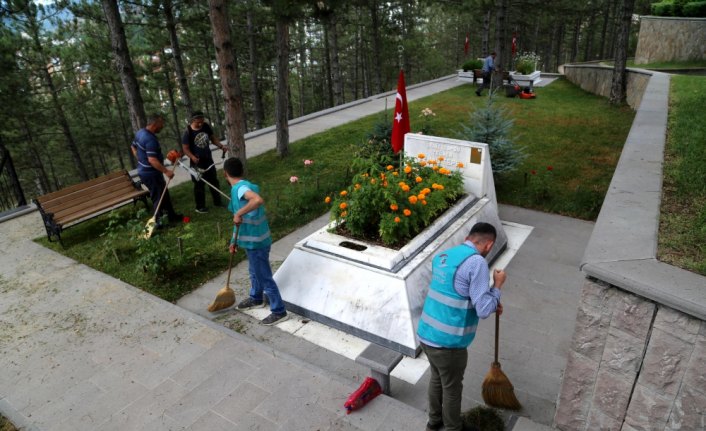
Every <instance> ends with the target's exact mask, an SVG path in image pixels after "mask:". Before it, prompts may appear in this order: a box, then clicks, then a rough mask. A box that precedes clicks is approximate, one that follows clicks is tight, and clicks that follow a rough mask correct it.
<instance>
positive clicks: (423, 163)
mask: <svg viewBox="0 0 706 431" xmlns="http://www.w3.org/2000/svg"><path fill="white" fill-rule="evenodd" d="M426 165H427V162H425V161H424V160H422V161H421V162H419V166H421V167H424V166H426Z"/></svg>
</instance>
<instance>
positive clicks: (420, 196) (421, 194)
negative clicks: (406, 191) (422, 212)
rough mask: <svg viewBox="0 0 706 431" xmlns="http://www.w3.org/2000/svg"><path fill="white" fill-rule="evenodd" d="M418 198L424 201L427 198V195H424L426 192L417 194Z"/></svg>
mask: <svg viewBox="0 0 706 431" xmlns="http://www.w3.org/2000/svg"><path fill="white" fill-rule="evenodd" d="M417 199H419V200H420V201H423V200H424V199H426V196H424V193H419V194H418V195H417Z"/></svg>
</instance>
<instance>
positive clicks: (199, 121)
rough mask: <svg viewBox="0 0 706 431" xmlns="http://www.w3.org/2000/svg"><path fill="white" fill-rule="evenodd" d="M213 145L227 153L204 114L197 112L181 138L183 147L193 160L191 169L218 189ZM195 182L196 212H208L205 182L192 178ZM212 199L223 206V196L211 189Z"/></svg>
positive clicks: (214, 203) (215, 203) (216, 204)
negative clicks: (197, 171) (199, 173)
mask: <svg viewBox="0 0 706 431" xmlns="http://www.w3.org/2000/svg"><path fill="white" fill-rule="evenodd" d="M211 143H213V145H215V146H216V147H218V148H220V149H221V150H223V151H225V150H226V147H225V145H222V144H221V143H220V142H219V141H218V139H217V138H216V135H215V134H214V133H213V129H212V128H211V126H210V125H209V124H208V123H207V122H206V120H205V119H204V115H203V112H201V111H195V112H194V113H193V114H192V115H191V118H190V119H189V125H188V126H187V127H186V131H184V136H183V137H182V138H181V147H182V149H183V150H184V154H185V155H186V156H187V157H189V160H191V163H190V164H191V167H192V168H194V169H198V170H199V171H201V172H202V174H201V178H203V179H204V180H205V181H208V182H209V183H210V184H212V185H213V186H214V187H218V176H217V175H216V167H215V166H214V163H213V156H212V155H211ZM191 181H193V182H194V199H195V200H196V212H199V213H205V212H208V209H207V208H206V191H205V187H206V184H204V182H203V181H200V180H197V179H196V178H194V177H191ZM209 189H210V190H211V197H213V205H215V206H221V195H220V194H219V193H218V191H216V190H214V189H211V188H210V187H209Z"/></svg>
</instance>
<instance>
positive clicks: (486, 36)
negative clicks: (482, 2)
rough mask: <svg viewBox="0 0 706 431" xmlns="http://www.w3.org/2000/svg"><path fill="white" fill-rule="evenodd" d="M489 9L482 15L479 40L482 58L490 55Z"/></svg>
mask: <svg viewBox="0 0 706 431" xmlns="http://www.w3.org/2000/svg"><path fill="white" fill-rule="evenodd" d="M489 41H490V9H488V12H486V13H485V14H484V15H483V35H482V39H481V45H482V46H481V51H482V56H483V57H487V56H488V55H490V46H489Z"/></svg>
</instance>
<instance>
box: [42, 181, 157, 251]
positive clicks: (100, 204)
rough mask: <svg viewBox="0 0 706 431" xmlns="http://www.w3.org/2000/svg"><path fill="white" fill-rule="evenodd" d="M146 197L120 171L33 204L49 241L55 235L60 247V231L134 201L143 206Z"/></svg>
mask: <svg viewBox="0 0 706 431" xmlns="http://www.w3.org/2000/svg"><path fill="white" fill-rule="evenodd" d="M148 195H149V192H148V191H147V190H143V189H142V187H141V185H140V183H139V182H135V181H133V180H132V178H130V175H129V174H128V173H127V171H124V170H123V171H118V172H113V173H111V174H108V175H103V176H102V177H98V178H94V179H92V180H89V181H86V182H83V183H80V184H74V185H73V186H69V187H66V188H65V189H62V190H59V191H56V192H53V193H48V194H46V195H43V196H39V197H37V198H35V199H34V203H35V204H37V208H38V209H39V213H40V214H41V215H42V220H43V221H44V227H45V229H46V230H47V238H48V239H49V241H51V240H52V237H53V236H55V237H56V238H57V239H58V240H59V242H60V243H61V245H62V246H63V245H64V243H63V242H61V232H62V231H63V230H64V229H65V228H66V227H67V226H68V225H69V224H72V223H73V224H78V223H79V222H82V221H84V220H87V219H89V218H92V217H95V216H97V215H99V214H102V213H103V212H105V211H106V210H109V209H112V208H115V207H118V206H122V205H125V204H128V203H130V202H132V203H133V204H134V203H135V202H136V201H137V200H138V199H139V200H141V201H142V202H143V203H144V204H145V207H147V196H148Z"/></svg>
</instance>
